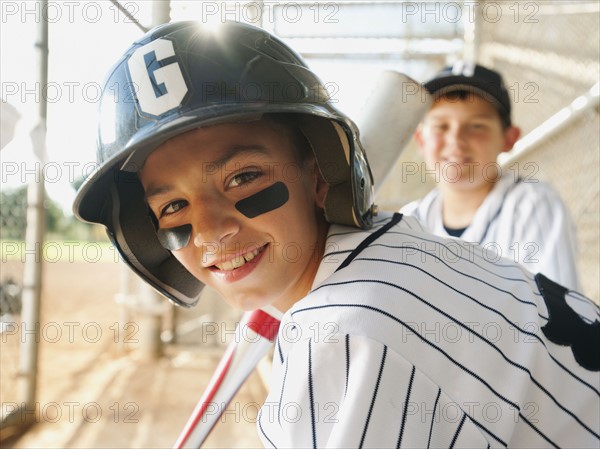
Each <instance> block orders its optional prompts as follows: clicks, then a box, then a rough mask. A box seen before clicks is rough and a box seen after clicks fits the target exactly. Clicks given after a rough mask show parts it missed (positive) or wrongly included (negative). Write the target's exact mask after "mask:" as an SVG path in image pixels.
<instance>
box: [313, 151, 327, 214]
mask: <svg viewBox="0 0 600 449" xmlns="http://www.w3.org/2000/svg"><path fill="white" fill-rule="evenodd" d="M313 173H314V179H315V193H316V195H315V202H316V204H317V206H318V207H320V208H321V209H325V197H326V196H327V192H329V185H328V184H327V182H326V181H325V178H323V175H322V174H321V170H319V166H318V165H317V161H316V160H315V161H314V167H313Z"/></svg>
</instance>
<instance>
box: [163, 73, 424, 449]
mask: <svg viewBox="0 0 600 449" xmlns="http://www.w3.org/2000/svg"><path fill="white" fill-rule="evenodd" d="M430 104H431V99H430V96H429V94H428V93H427V92H426V91H425V89H424V88H423V87H422V86H421V85H420V84H419V83H417V82H416V81H414V80H412V79H411V78H409V77H408V76H406V75H404V74H401V73H399V72H394V71H385V72H382V73H381V75H380V76H379V78H378V80H377V82H376V83H375V85H374V87H373V90H372V92H371V94H370V95H369V96H368V99H367V102H366V104H365V107H364V108H363V110H362V111H363V112H362V114H361V117H360V118H359V120H357V125H358V128H359V130H360V131H359V132H360V141H361V143H362V144H363V146H364V148H365V151H366V153H367V157H368V159H369V165H370V166H371V171H372V173H373V178H374V180H375V185H376V186H377V185H378V183H379V184H382V183H383V182H384V181H385V178H386V177H387V176H388V175H389V172H390V171H391V169H392V167H393V166H394V164H395V162H396V160H397V159H398V157H399V156H400V153H401V152H402V150H403V149H404V147H405V146H406V144H407V143H408V141H409V140H410V138H411V137H412V134H413V132H414V131H415V129H416V127H417V125H418V124H419V122H420V120H421V119H422V117H423V115H424V114H425V112H426V111H427V109H428V107H429V105H430ZM376 191H377V189H376ZM281 317H282V314H281V312H279V311H277V309H275V308H274V307H269V308H264V309H259V310H255V311H254V312H246V313H245V314H244V316H243V318H242V320H241V321H240V323H239V324H238V325H237V327H236V333H235V339H234V341H232V342H231V343H230V344H229V346H228V347H227V350H226V352H225V354H224V355H223V357H222V359H221V361H220V362H219V365H218V366H217V368H216V370H215V372H214V373H213V376H212V378H211V380H210V382H209V384H208V386H207V387H206V390H205V391H204V393H203V394H202V397H201V398H200V400H199V401H198V404H197V405H196V408H195V409H194V411H193V412H192V415H191V416H190V418H189V419H188V422H187V424H186V425H185V427H184V428H183V430H182V431H181V433H180V435H179V438H178V439H177V441H176V442H175V445H174V446H173V448H174V449H184V448H185V449H198V448H200V447H201V446H202V444H203V443H204V441H205V440H206V438H207V437H208V435H209V434H210V432H211V430H212V429H213V428H214V426H215V425H216V423H217V422H218V420H219V418H220V416H221V414H222V413H223V412H224V411H225V410H224V409H225V407H226V406H227V404H229V402H230V401H231V399H232V398H233V396H234V395H235V393H236V392H237V391H238V390H239V389H240V387H241V386H242V385H243V383H244V382H245V381H246V379H247V378H248V376H249V375H250V374H251V373H252V371H253V370H254V368H256V365H257V364H258V362H259V361H260V360H261V359H262V358H263V357H264V356H265V355H266V354H267V353H268V352H269V350H270V349H271V347H272V345H273V342H274V341H275V339H276V338H277V331H278V329H279V323H280V320H281Z"/></svg>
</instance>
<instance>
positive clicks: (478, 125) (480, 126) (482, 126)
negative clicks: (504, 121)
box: [471, 123, 487, 130]
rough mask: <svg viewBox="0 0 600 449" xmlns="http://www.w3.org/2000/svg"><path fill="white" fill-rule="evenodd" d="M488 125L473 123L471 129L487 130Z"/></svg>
mask: <svg viewBox="0 0 600 449" xmlns="http://www.w3.org/2000/svg"><path fill="white" fill-rule="evenodd" d="M486 128H487V125H486V124H485V123H471V129H474V130H482V129H486Z"/></svg>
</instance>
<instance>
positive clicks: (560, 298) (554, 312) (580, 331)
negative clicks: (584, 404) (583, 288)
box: [535, 274, 600, 371]
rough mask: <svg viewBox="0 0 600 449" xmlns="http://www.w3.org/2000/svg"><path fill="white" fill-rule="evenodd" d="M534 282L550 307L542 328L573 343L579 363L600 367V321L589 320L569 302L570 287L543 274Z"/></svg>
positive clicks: (549, 335)
mask: <svg viewBox="0 0 600 449" xmlns="http://www.w3.org/2000/svg"><path fill="white" fill-rule="evenodd" d="M535 282H536V283H537V285H538V288H539V289H540V292H541V293H542V296H543V297H544V301H545V302H546V306H547V307H548V315H549V319H548V322H547V323H546V325H545V326H544V327H542V332H543V333H544V335H545V336H546V338H548V340H550V341H551V342H553V343H556V344H557V345H561V346H570V347H571V351H572V352H573V356H574V357H575V360H576V361H577V363H579V364H580V365H581V366H582V367H584V368H585V369H587V370H589V371H599V370H600V351H598V342H599V341H600V322H599V321H598V320H595V321H594V322H593V323H586V322H585V321H584V320H583V319H582V318H581V317H580V316H579V315H578V314H577V313H576V312H575V311H574V310H573V309H572V308H571V307H570V306H569V305H568V304H567V301H566V299H565V294H566V293H567V292H568V290H567V289H566V288H565V287H563V286H562V285H560V284H557V283H556V282H554V281H551V280H550V279H548V278H547V277H545V276H544V275H542V274H537V275H536V276H535Z"/></svg>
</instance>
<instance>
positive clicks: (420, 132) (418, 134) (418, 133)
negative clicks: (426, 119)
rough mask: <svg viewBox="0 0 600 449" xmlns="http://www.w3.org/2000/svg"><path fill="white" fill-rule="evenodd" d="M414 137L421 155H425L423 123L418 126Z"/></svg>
mask: <svg viewBox="0 0 600 449" xmlns="http://www.w3.org/2000/svg"><path fill="white" fill-rule="evenodd" d="M414 137H415V141H416V142H417V145H418V147H419V154H423V123H419V126H417V129H416V130H415V134H414Z"/></svg>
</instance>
